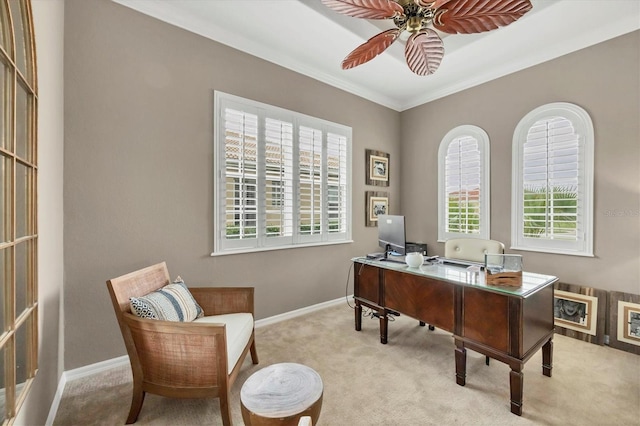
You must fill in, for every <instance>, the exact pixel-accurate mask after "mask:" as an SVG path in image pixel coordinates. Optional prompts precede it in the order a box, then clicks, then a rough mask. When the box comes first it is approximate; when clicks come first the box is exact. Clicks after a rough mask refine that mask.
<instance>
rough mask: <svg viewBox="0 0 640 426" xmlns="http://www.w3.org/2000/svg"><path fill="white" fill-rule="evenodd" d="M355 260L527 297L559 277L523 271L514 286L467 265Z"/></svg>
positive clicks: (354, 260)
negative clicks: (492, 281) (493, 281)
mask: <svg viewBox="0 0 640 426" xmlns="http://www.w3.org/2000/svg"><path fill="white" fill-rule="evenodd" d="M351 260H352V261H353V262H357V263H362V264H365V265H372V266H377V267H379V268H384V269H388V270H392V271H400V272H406V273H409V274H413V275H419V276H423V277H428V278H434V279H438V280H443V281H448V282H451V283H454V284H459V285H464V286H469V287H476V288H481V289H483V290H487V291H492V292H495V293H503V294H505V295H510V296H519V297H527V296H529V295H531V294H533V293H535V292H537V291H538V290H540V289H542V288H544V287H546V286H548V285H553V283H555V282H556V281H557V280H558V278H557V277H554V276H552V275H543V274H536V273H533V272H522V285H521V286H520V287H512V286H507V285H490V284H487V283H486V282H485V279H484V271H480V272H479V273H476V272H470V271H468V270H467V268H466V267H465V266H460V265H449V264H437V263H434V264H423V265H421V266H419V267H417V268H411V267H409V266H408V265H406V264H403V263H396V262H388V261H386V262H385V261H380V260H373V259H367V258H366V257H354V258H353V259H351Z"/></svg>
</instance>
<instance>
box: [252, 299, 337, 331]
mask: <svg viewBox="0 0 640 426" xmlns="http://www.w3.org/2000/svg"><path fill="white" fill-rule="evenodd" d="M340 303H346V301H345V298H344V297H340V298H338V299H334V300H329V301H327V302H322V303H318V304H316V305H311V306H307V307H305V308H300V309H296V310H295V311H290V312H285V313H284V314H279V315H274V316H272V317H269V318H264V319H261V320H258V321H256V328H260V327H264V326H265V325H271V324H275V323H278V322H280V321H284V320H288V319H291V318H295V317H299V316H301V315H306V314H309V313H311V312H315V311H319V310H321V309H324V308H328V307H330V306H334V305H339V304H340Z"/></svg>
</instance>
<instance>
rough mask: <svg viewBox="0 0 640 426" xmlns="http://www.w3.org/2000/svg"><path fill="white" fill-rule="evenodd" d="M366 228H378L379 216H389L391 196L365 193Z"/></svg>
mask: <svg viewBox="0 0 640 426" xmlns="http://www.w3.org/2000/svg"><path fill="white" fill-rule="evenodd" d="M364 205H365V221H364V222H365V226H378V216H379V215H381V214H389V195H388V194H387V193H386V192H378V191H366V192H365V204H364Z"/></svg>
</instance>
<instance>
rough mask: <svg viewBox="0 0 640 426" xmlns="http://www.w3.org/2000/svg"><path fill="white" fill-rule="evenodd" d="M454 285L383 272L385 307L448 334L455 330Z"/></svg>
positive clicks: (409, 275) (392, 272) (394, 272)
mask: <svg viewBox="0 0 640 426" xmlns="http://www.w3.org/2000/svg"><path fill="white" fill-rule="evenodd" d="M454 289H455V286H454V285H453V284H449V283H446V282H442V281H436V280H433V279H431V278H427V277H419V276H417V275H412V274H407V273H406V272H396V271H389V270H386V271H385V272H384V305H385V307H386V308H388V309H392V310H395V311H398V312H400V313H403V314H405V315H408V316H410V317H412V318H415V319H417V320H420V321H424V322H426V323H427V324H430V325H433V326H435V327H438V328H441V329H443V330H447V331H453V329H454Z"/></svg>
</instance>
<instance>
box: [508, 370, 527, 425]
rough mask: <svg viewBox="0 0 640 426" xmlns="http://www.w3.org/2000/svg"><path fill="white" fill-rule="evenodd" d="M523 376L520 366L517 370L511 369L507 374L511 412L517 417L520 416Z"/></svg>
mask: <svg viewBox="0 0 640 426" xmlns="http://www.w3.org/2000/svg"><path fill="white" fill-rule="evenodd" d="M523 380H524V374H522V365H520V366H519V367H518V368H517V370H514V369H513V368H512V369H511V372H510V373H509V385H510V387H511V412H512V413H513V414H516V415H518V416H521V415H522V386H523Z"/></svg>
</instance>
